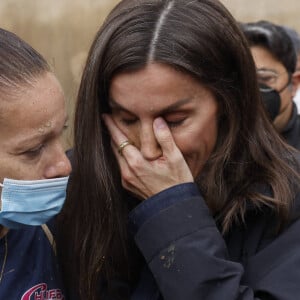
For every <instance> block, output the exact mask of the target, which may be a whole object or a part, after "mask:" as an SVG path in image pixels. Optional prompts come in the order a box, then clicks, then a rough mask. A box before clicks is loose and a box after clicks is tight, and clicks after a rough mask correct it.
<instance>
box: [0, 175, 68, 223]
mask: <svg viewBox="0 0 300 300" xmlns="http://www.w3.org/2000/svg"><path fill="white" fill-rule="evenodd" d="M68 179H69V177H61V178H54V179H44V180H32V181H25V180H13V179H7V178H5V179H4V181H3V184H1V183H0V186H2V193H1V211H0V224H2V225H3V226H5V227H7V228H13V229H18V228H22V227H24V225H34V226H37V225H42V224H44V223H46V222H47V221H48V220H50V219H51V218H52V217H54V216H55V215H57V214H58V213H59V212H60V210H61V208H62V206H63V204H64V201H65V198H66V189H67V184H68Z"/></svg>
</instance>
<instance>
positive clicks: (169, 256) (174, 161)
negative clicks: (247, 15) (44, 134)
mask: <svg viewBox="0 0 300 300" xmlns="http://www.w3.org/2000/svg"><path fill="white" fill-rule="evenodd" d="M287 77H288V76H287ZM284 78H285V77H284ZM286 80H287V78H286ZM284 84H286V82H285V81H284ZM74 143H75V144H74V150H73V172H72V175H71V178H70V183H69V186H68V192H67V200H66V204H65V206H64V208H63V211H62V213H61V214H60V218H59V220H58V221H59V222H60V228H61V230H60V233H61V236H60V238H59V240H58V241H59V246H60V247H58V249H59V257H60V261H61V263H62V266H63V274H64V278H65V279H66V283H67V286H68V291H70V292H75V294H76V290H77V296H78V299H89V300H92V299H105V300H107V299H113V300H116V299H122V300H125V299H133V300H135V299H138V300H140V299H151V300H159V299H164V300H186V299H188V300H200V299H205V300H220V299H222V300H224V299H226V300H237V299H239V300H254V299H256V300H258V299H260V300H265V299H277V300H294V299H295V297H296V298H297V297H298V295H299V294H300V286H299V282H298V281H299V280H298V278H300V251H299V249H300V235H299V232H300V219H299V212H300V198H299V197H300V195H299V155H298V152H297V151H296V150H295V149H294V148H292V147H290V146H289V145H287V144H286V143H285V142H284V141H282V139H281V138H280V136H279V135H278V133H277V131H276V130H275V128H274V127H273V126H272V124H271V122H270V121H269V119H268V117H267V115H266V113H265V110H264V109H263V106H262V103H261V98H260V93H259V88H258V82H257V73H256V68H255V64H254V61H253V58H252V55H251V52H250V49H249V46H248V42H247V40H246V39H245V37H244V35H243V33H242V32H241V30H240V28H239V25H238V24H237V22H236V21H235V20H234V18H233V17H232V16H231V14H230V13H229V12H228V10H227V9H226V8H225V7H224V6H223V5H222V4H221V3H220V2H219V1H216V0H196V1H186V0H170V1H166V0H123V1H120V2H119V4H118V5H117V6H116V7H115V8H114V9H113V10H112V12H111V13H110V14H109V15H108V17H107V18H106V20H105V22H104V24H103V25H102V26H101V28H100V29H99V31H98V33H97V34H96V36H95V39H94V41H93V44H92V46H91V48H90V51H89V55H88V59H87V62H86V66H85V69H84V72H83V76H82V80H81V84H80V89H79V94H78V103H77V107H76V117H75V140H74Z"/></svg>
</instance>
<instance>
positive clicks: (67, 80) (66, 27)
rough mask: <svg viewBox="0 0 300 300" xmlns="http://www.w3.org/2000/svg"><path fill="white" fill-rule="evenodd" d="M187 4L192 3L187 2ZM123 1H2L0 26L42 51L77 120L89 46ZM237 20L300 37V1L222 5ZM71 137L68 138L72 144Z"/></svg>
mask: <svg viewBox="0 0 300 300" xmlns="http://www.w3.org/2000/svg"><path fill="white" fill-rule="evenodd" d="M187 1H188V0H187ZM118 2H119V0H1V1H0V26H1V27H3V28H6V29H9V30H11V31H13V32H15V33H17V34H18V35H19V36H21V37H22V38H23V39H25V40H26V41H27V42H29V43H30V44H31V45H33V46H34V47H35V48H36V49H37V50H39V51H40V52H41V53H42V54H43V55H44V56H45V57H46V58H47V60H48V61H49V62H50V64H51V65H52V66H53V69H54V71H55V73H56V74H57V76H58V78H59V80H60V81H61V83H62V85H63V88H64V90H65V94H66V97H67V100H68V108H69V111H70V115H71V117H72V115H73V107H74V103H75V97H76V92H77V88H78V84H79V80H80V74H81V70H82V66H83V64H84V60H85V57H86V54H87V50H88V48H89V45H90V43H91V40H92V38H93V36H94V34H95V32H96V30H97V28H98V27H99V26H100V24H101V23H102V22H103V20H104V18H105V16H106V15H107V13H108V11H109V10H110V9H111V8H112V7H113V6H114V5H115V4H116V3H118ZM222 2H223V3H224V4H225V5H226V6H227V7H228V9H229V10H230V11H231V12H232V14H233V15H234V16H235V17H236V19H238V20H240V21H254V20H259V19H268V20H271V21H273V22H277V23H282V24H286V25H289V26H292V27H294V28H295V29H297V30H299V31H300V1H299V0H285V1H282V0H222ZM70 136H71V131H69V132H68V136H67V137H66V139H67V141H68V143H69V144H71V139H70Z"/></svg>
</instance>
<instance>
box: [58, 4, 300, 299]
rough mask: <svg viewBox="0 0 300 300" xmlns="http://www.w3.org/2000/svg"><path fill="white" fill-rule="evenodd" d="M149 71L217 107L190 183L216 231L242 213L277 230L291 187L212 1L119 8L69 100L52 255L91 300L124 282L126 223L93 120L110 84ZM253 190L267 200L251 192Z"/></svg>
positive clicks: (242, 44)
mask: <svg viewBox="0 0 300 300" xmlns="http://www.w3.org/2000/svg"><path fill="white" fill-rule="evenodd" d="M152 62H159V63H163V64H167V65H169V66H172V67H173V68H175V69H176V70H180V71H182V72H186V73H188V74H190V75H192V76H193V77H194V78H196V79H197V80H199V82H201V83H202V84H204V85H205V86H206V87H207V88H209V89H210V90H211V91H212V93H213V94H214V95H215V97H216V99H217V101H218V105H219V112H220V113H219V127H218V138H217V144H216V147H215V149H214V152H213V153H212V155H211V157H210V159H209V160H208V161H207V163H206V166H205V177H203V178H200V179H199V178H197V179H196V181H199V185H200V188H201V189H202V191H203V194H204V196H205V200H206V203H207V205H208V206H209V208H210V209H211V211H212V212H213V213H216V214H218V221H219V222H221V224H222V231H223V232H226V231H227V230H228V229H229V228H230V226H232V225H233V224H234V223H235V222H236V221H240V220H242V219H243V216H244V214H245V210H246V203H247V201H248V202H251V203H252V204H253V205H255V206H262V205H267V206H270V207H272V208H273V209H274V210H275V211H276V212H277V213H278V220H279V226H282V224H284V222H285V221H286V219H287V218H288V214H289V208H290V206H291V204H292V201H293V190H292V185H291V181H292V180H293V179H295V178H297V176H298V175H297V174H298V173H297V170H296V171H295V170H294V168H293V167H292V166H293V165H295V160H294V158H293V154H292V151H291V149H290V148H289V147H288V146H286V145H285V143H283V142H282V141H281V139H280V137H279V136H278V135H277V133H276V131H275V130H274V129H273V126H272V125H271V124H270V123H269V121H268V120H267V118H266V116H265V113H264V111H263V108H262V105H261V99H260V95H259V91H258V86H257V81H256V71H255V65H254V62H253V60H252V57H251V53H250V51H249V48H248V46H247V41H246V40H245V38H244V36H243V34H242V33H241V31H240V29H239V26H238V25H237V23H236V21H235V20H234V18H233V17H232V16H231V14H230V13H229V12H228V11H227V9H226V8H225V7H224V6H223V5H222V4H221V3H220V2H219V1H216V0H194V1H187V0H170V1H169V0H123V1H121V2H120V3H119V4H118V5H117V6H116V7H115V8H114V10H113V11H112V12H111V13H110V14H109V16H108V17H107V19H106V21H105V22H104V24H103V25H102V26H101V28H100V29H99V31H98V33H97V35H96V36H95V39H94V42H93V44H92V46H91V48H90V51H89V55H88V58H87V62H86V65H85V69H84V72H83V76H82V81H81V85H80V89H79V94H78V103H77V108H76V118H75V142H74V149H73V173H72V177H71V181H70V185H69V189H68V197H67V201H66V206H65V209H64V211H63V213H62V215H61V220H60V221H61V227H60V230H61V234H62V238H61V243H60V244H59V249H60V252H61V254H60V255H61V259H62V263H63V268H64V272H65V276H66V278H67V279H68V280H69V284H70V286H71V285H72V284H75V283H76V282H77V283H78V282H79V286H80V292H81V296H82V299H96V298H97V293H98V291H97V290H98V288H97V286H98V284H99V277H100V276H101V277H102V278H104V279H106V280H107V281H108V282H109V279H110V278H113V277H114V278H124V279H128V280H130V278H131V275H132V274H130V269H128V259H127V250H128V249H127V214H128V211H129V210H130V208H129V207H128V204H127V202H126V199H124V198H125V196H124V191H123V189H122V187H121V183H120V173H119V169H118V166H117V164H116V160H115V158H114V156H113V153H112V149H111V146H110V138H109V135H108V134H107V131H106V129H105V126H104V124H103V123H102V121H101V114H102V113H103V112H107V111H108V110H109V107H108V98H109V89H110V81H111V79H112V77H113V76H114V75H115V74H117V73H119V72H126V71H132V70H138V69H141V68H143V67H145V66H146V65H147V64H149V63H152ZM257 184H266V185H267V186H269V187H270V188H271V191H272V196H270V197H267V196H265V195H263V194H259V193H258V192H255V189H254V188H253V187H254V186H255V185H257Z"/></svg>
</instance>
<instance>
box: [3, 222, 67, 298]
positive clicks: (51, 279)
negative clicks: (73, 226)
mask: <svg viewBox="0 0 300 300" xmlns="http://www.w3.org/2000/svg"><path fill="white" fill-rule="evenodd" d="M7 250H8V251H7V259H6V263H5V265H4V272H3V277H2V280H1V282H0V299H1V300H54V299H55V300H58V299H59V300H66V298H65V296H64V291H63V287H62V281H61V277H60V272H59V267H58V265H57V263H56V257H55V254H54V251H53V248H52V245H51V244H50V242H49V240H48V238H47V236H46V235H45V233H44V231H43V229H42V228H41V226H26V227H25V228H24V229H18V230H12V229H11V230H10V231H9V232H8V234H7ZM4 257H5V239H4V238H2V239H0V270H1V269H2V266H3V263H4Z"/></svg>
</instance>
